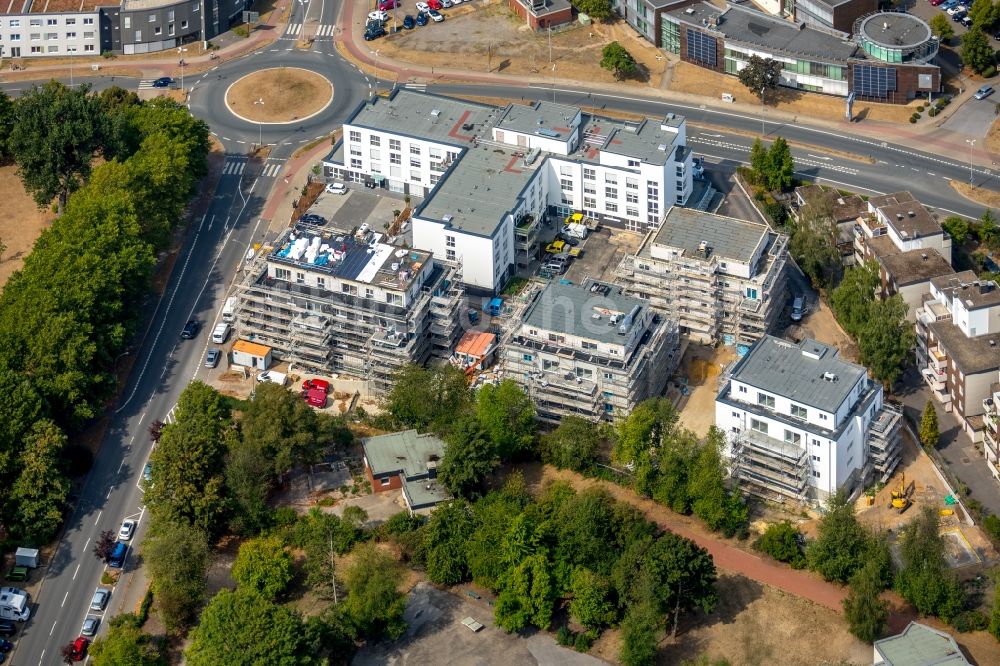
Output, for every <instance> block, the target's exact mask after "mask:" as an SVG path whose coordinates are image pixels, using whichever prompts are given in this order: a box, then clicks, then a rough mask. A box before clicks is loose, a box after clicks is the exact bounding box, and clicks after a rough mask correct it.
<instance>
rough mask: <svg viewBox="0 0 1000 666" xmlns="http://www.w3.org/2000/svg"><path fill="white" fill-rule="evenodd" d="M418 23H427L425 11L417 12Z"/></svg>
mask: <svg viewBox="0 0 1000 666" xmlns="http://www.w3.org/2000/svg"><path fill="white" fill-rule="evenodd" d="M417 25H427V14H425V13H423V12H420V13H419V14H417Z"/></svg>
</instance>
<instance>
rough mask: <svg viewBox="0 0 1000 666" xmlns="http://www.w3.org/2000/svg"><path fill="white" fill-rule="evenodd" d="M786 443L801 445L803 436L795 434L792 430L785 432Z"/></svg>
mask: <svg viewBox="0 0 1000 666" xmlns="http://www.w3.org/2000/svg"><path fill="white" fill-rule="evenodd" d="M785 441H786V442H787V443H789V444H795V445H798V444H801V443H802V435H801V434H800V433H797V432H793V431H791V430H785Z"/></svg>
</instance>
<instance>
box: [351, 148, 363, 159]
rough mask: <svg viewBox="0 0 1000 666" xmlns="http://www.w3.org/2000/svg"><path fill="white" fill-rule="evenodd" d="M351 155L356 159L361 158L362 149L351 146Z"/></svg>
mask: <svg viewBox="0 0 1000 666" xmlns="http://www.w3.org/2000/svg"><path fill="white" fill-rule="evenodd" d="M351 155H353V156H354V157H361V149H360V148H358V147H357V146H351Z"/></svg>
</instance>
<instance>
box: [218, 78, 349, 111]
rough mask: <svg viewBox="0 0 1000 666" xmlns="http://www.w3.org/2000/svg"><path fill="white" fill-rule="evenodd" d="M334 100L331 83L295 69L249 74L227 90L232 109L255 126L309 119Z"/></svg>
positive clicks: (228, 103)
mask: <svg viewBox="0 0 1000 666" xmlns="http://www.w3.org/2000/svg"><path fill="white" fill-rule="evenodd" d="M331 99H333V86H332V85H331V84H330V82H329V81H327V80H326V79H325V78H323V77H322V76H320V75H319V74H316V73H315V72H310V71H309V70H306V69H298V68H295V67H280V68H274V69H265V70H261V71H259V72H254V73H252V74H248V75H246V76H244V77H243V78H242V79H240V80H239V81H237V82H236V83H234V84H233V85H232V86H230V87H229V90H227V91H226V104H227V105H228V106H229V108H230V109H231V110H232V111H233V112H234V113H237V114H239V115H240V116H242V117H243V118H246V119H247V120H250V121H252V122H255V123H256V122H260V123H288V122H292V121H294V120H298V119H299V118H306V117H308V116H311V115H313V114H314V113H317V112H318V111H320V110H322V109H323V108H324V107H326V105H327V104H329V103H330V100H331ZM261 100H263V102H262V103H261Z"/></svg>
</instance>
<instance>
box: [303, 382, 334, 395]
mask: <svg viewBox="0 0 1000 666" xmlns="http://www.w3.org/2000/svg"><path fill="white" fill-rule="evenodd" d="M312 389H323V391H324V392H326V393H329V392H330V382H328V381H326V380H325V379H307V380H305V381H304V382H302V390H303V391H309V390H312Z"/></svg>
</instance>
